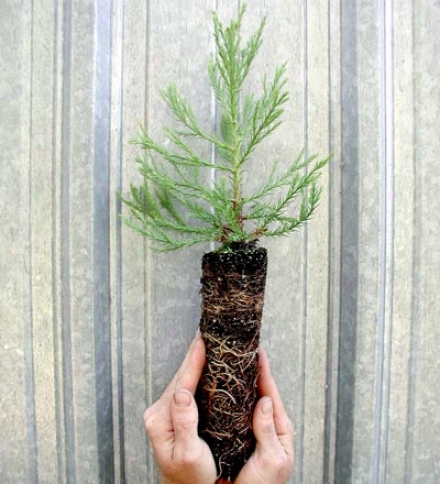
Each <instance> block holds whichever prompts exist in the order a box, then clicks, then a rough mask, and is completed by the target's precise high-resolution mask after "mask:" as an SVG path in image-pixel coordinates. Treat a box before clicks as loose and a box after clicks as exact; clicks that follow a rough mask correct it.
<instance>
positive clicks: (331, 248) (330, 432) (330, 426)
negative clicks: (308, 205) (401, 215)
mask: <svg viewBox="0 0 440 484" xmlns="http://www.w3.org/2000/svg"><path fill="white" fill-rule="evenodd" d="M333 2H334V0H329V9H328V19H327V22H328V40H327V42H328V66H329V80H328V93H329V94H328V96H329V99H328V105H329V109H330V111H329V118H328V120H329V126H328V133H329V139H328V143H329V153H333V152H334V150H335V147H336V146H337V144H338V142H337V140H335V113H334V106H335V104H336V103H335V102H334V95H335V85H334V84H335V82H334V72H333V69H334V67H335V66H334V62H335V61H334V58H333V50H332V49H333V44H334V41H335V40H334V37H335V36H334V26H333V21H332V14H333V8H334V3H333ZM337 163H339V160H337V159H335V158H333V159H332V162H330V164H329V209H328V214H329V216H328V233H329V238H328V241H329V245H328V252H327V253H328V256H327V259H328V274H329V275H330V278H332V276H333V275H334V274H336V273H337V271H338V267H337V265H338V261H337V260H336V261H335V255H336V254H337V252H338V249H340V247H339V248H338V247H337V243H338V242H339V244H340V240H339V241H337V240H336V241H335V239H334V235H333V232H334V231H335V224H336V223H337V220H336V217H335V208H336V205H337V203H338V202H339V200H337V201H336V200H334V199H333V196H332V195H333V193H334V192H333V191H332V190H331V187H332V186H333V185H335V183H336V180H335V170H336V168H335V165H336V164H337ZM332 282H334V280H332V279H330V284H329V287H328V291H327V301H328V302H327V308H328V311H327V313H328V316H327V322H328V324H327V326H328V333H327V356H326V375H325V381H326V394H325V422H324V443H323V445H324V458H323V474H322V476H323V477H322V484H329V483H330V482H331V478H332V474H333V472H334V471H333V470H332V469H333V467H334V462H332V459H333V458H334V452H335V449H334V448H332V444H333V440H334V432H335V429H334V423H335V422H334V393H335V389H334V388H333V384H334V378H333V373H334V363H333V361H334V358H335V355H337V351H338V348H337V345H335V344H334V343H335V340H334V338H335V335H336V334H337V330H338V328H337V323H336V317H335V316H336V314H335V312H336V310H337V308H336V307H335V301H334V297H333V294H332ZM337 319H339V318H337ZM335 346H336V347H335Z"/></svg>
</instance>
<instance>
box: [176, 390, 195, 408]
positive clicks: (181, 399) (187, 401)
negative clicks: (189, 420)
mask: <svg viewBox="0 0 440 484" xmlns="http://www.w3.org/2000/svg"><path fill="white" fill-rule="evenodd" d="M174 403H175V404H176V405H177V406H178V407H189V406H190V405H191V396H190V395H189V393H188V392H187V391H185V390H177V392H176V393H175V394H174Z"/></svg>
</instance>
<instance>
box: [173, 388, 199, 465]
mask: <svg viewBox="0 0 440 484" xmlns="http://www.w3.org/2000/svg"><path fill="white" fill-rule="evenodd" d="M171 418H172V419H173V425H174V439H175V445H174V458H175V459H176V460H179V461H188V460H189V459H190V458H191V455H194V453H195V451H196V450H197V446H198V444H199V437H198V433H197V425H198V421H199V415H198V411H197V405H196V402H195V400H194V397H193V395H192V394H191V392H190V391H188V390H187V389H184V388H182V389H180V390H177V391H176V393H175V394H174V397H173V400H172V403H171Z"/></svg>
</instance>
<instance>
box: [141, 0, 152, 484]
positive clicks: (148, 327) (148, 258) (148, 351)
mask: <svg viewBox="0 0 440 484" xmlns="http://www.w3.org/2000/svg"><path fill="white" fill-rule="evenodd" d="M145 27H146V32H147V33H146V38H145V42H146V45H145V53H146V55H145V76H144V78H145V106H144V108H145V113H144V122H145V126H146V128H147V130H148V129H149V127H150V122H149V121H150V119H149V108H150V99H151V97H150V82H151V78H150V62H151V35H152V32H151V2H150V1H147V4H146V26H145ZM143 246H144V254H145V262H144V281H143V282H144V318H145V319H144V324H145V335H144V338H145V362H144V365H145V368H144V375H145V383H146V398H145V401H146V403H147V406H150V405H151V404H152V403H153V384H152V366H153V361H152V359H153V347H152V339H153V328H152V326H153V321H152V319H153V318H152V295H151V287H150V284H149V281H148V279H149V277H151V274H152V272H153V268H152V263H151V262H152V255H151V250H150V248H149V246H148V242H147V241H146V239H145V237H144V238H143ZM145 440H146V443H147V445H146V447H145V448H146V462H147V468H148V479H149V482H153V481H154V459H153V452H152V448H151V446H150V445H149V444H148V438H147V435H146V433H145Z"/></svg>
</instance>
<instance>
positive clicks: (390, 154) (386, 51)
mask: <svg viewBox="0 0 440 484" xmlns="http://www.w3.org/2000/svg"><path fill="white" fill-rule="evenodd" d="M379 15H380V20H379V25H380V71H381V76H380V79H381V83H380V86H381V100H380V105H381V108H380V109H381V120H380V130H381V163H380V173H379V177H380V224H381V229H380V237H381V240H380V244H381V246H380V276H379V277H380V281H379V290H380V294H379V321H378V323H379V324H378V334H377V354H378V364H377V374H376V405H375V431H374V474H373V475H374V482H377V483H379V482H380V483H382V482H383V483H385V482H386V455H387V452H386V451H387V442H388V420H389V418H388V409H389V401H390V371H391V356H392V355H391V336H392V314H393V279H392V277H393V271H394V251H393V240H394V227H393V224H394V209H393V200H394V184H393V176H394V105H393V103H394V71H393V61H394V55H393V54H394V51H393V20H394V19H393V0H381V2H380V8H379Z"/></svg>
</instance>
